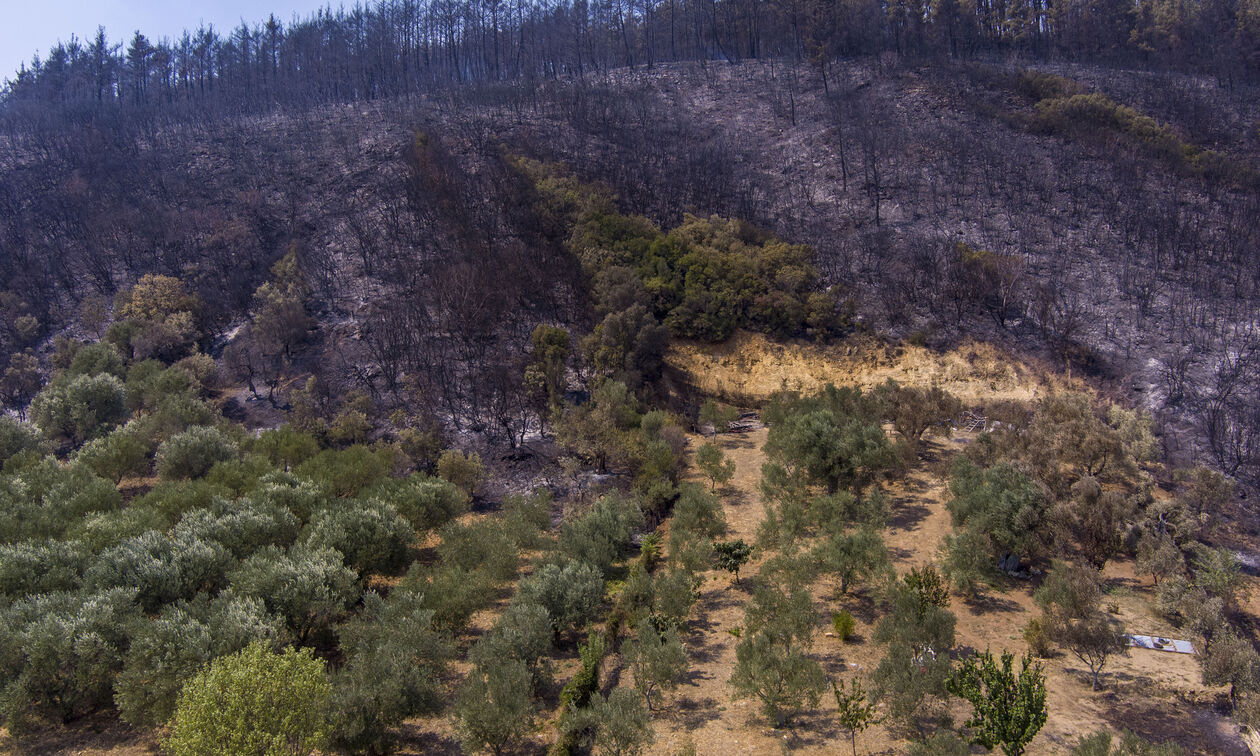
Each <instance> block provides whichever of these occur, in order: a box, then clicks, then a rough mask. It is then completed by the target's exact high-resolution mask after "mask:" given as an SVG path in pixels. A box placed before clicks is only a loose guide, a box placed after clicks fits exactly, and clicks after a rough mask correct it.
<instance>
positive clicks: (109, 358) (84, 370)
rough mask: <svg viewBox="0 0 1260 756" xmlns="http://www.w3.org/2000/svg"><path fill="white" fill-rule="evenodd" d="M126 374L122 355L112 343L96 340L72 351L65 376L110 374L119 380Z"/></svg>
mask: <svg viewBox="0 0 1260 756" xmlns="http://www.w3.org/2000/svg"><path fill="white" fill-rule="evenodd" d="M126 374H127V368H126V366H125V365H124V364H123V358H122V355H121V354H119V353H118V350H117V349H116V348H115V347H114V345H113V344H109V343H107V342H97V343H95V344H84V345H83V346H81V347H79V348H78V349H76V350H75V352H74V357H73V358H71V360H70V367H69V368H67V369H66V376H67V377H69V378H77V377H79V376H81V375H112V376H114V377H115V378H118V379H119V380H121V379H122V378H124V377H125V376H126Z"/></svg>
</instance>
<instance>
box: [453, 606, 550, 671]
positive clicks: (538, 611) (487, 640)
mask: <svg viewBox="0 0 1260 756" xmlns="http://www.w3.org/2000/svg"><path fill="white" fill-rule="evenodd" d="M554 637H555V630H554V628H553V626H552V623H551V616H550V615H549V614H548V613H547V610H546V609H544V608H543V607H541V606H539V605H538V604H523V603H512V604H510V605H509V606H508V608H507V611H505V612H504V613H503V614H502V616H500V617H499V620H498V622H496V623H495V624H494V627H492V628H491V629H490V632H488V633H486V634H485V635H483V636H481V638H480V639H478V641H477V643H476V645H474V646H473V647H472V650H471V651H469V654H468V658H469V660H470V661H472V662H473V663H474V664H479V665H483V666H484V665H487V664H490V663H491V662H492V661H493V660H495V659H517V660H519V661H522V662H524V663H525V666H526V668H528V669H529V671H530V675H531V676H532V678H533V680H534V688H535V690H537V689H538V688H539V687H540V686H541V685H542V684H543V683H544V681H545V680H544V675H545V674H546V672H547V667H546V666H545V665H543V664H541V663H540V662H541V661H542V660H543V659H544V658H546V657H547V654H549V653H550V652H551V649H552V639H553V638H554Z"/></svg>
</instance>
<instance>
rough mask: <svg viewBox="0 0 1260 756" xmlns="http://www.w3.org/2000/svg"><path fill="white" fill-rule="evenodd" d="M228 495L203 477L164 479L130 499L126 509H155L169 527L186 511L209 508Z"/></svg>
mask: <svg viewBox="0 0 1260 756" xmlns="http://www.w3.org/2000/svg"><path fill="white" fill-rule="evenodd" d="M229 497H230V493H229V492H228V491H226V490H224V489H223V488H221V487H220V486H217V485H215V484H213V483H211V482H209V481H206V480H164V481H161V482H159V483H158V484H157V485H156V486H154V487H153V488H151V489H149V490H148V491H147V492H146V493H144V494H142V495H141V496H138V497H136V498H135V499H133V500H132V501H131V505H130V507H129V508H130V509H143V510H148V511H152V512H156V513H157V514H159V515H160V516H161V517H162V519H163V520H164V521H165V522H167V523H168V526H169V524H173V523H175V522H176V521H178V520H179V518H180V517H182V516H183V515H184V513H185V512H191V511H192V510H194V509H209V508H211V507H212V506H214V504H215V502H216V501H217V500H219V499H224V498H229ZM160 529H161V530H165V529H166V528H160Z"/></svg>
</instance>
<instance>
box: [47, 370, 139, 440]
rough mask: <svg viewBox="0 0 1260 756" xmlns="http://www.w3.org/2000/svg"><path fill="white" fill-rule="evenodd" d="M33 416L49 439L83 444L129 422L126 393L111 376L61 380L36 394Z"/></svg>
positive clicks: (90, 376)
mask: <svg viewBox="0 0 1260 756" xmlns="http://www.w3.org/2000/svg"><path fill="white" fill-rule="evenodd" d="M30 413H31V418H32V419H33V420H34V421H35V425H36V426H37V427H38V428H39V429H40V431H41V432H42V433H43V434H44V435H45V436H46V437H48V438H52V439H65V440H68V441H70V442H72V443H74V444H81V443H83V442H84V441H89V440H91V439H93V438H96V437H98V436H102V435H104V434H106V433H108V432H109V431H110V430H111V429H113V427H114V426H116V425H118V424H119V423H120V422H122V421H123V420H124V419H126V417H127V403H126V390H125V389H124V388H123V384H122V381H120V380H118V379H117V378H116V377H114V376H112V375H109V374H108V373H103V374H101V375H81V376H78V377H77V378H67V379H63V380H58V381H54V382H53V383H50V384H49V385H48V386H46V387H45V388H44V390H43V391H41V392H39V394H38V395H36V397H35V399H34V400H33V401H32V402H31V407H30Z"/></svg>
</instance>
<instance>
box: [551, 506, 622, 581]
mask: <svg viewBox="0 0 1260 756" xmlns="http://www.w3.org/2000/svg"><path fill="white" fill-rule="evenodd" d="M642 524H643V513H642V510H640V508H639V503H638V502H637V501H635V500H634V499H630V498H626V497H623V496H621V495H619V494H607V495H605V496H603V497H601V498H600V499H599V501H597V502H595V505H594V506H593V507H591V509H590V511H588V512H586V513H585V514H582V515H580V516H579V517H576V518H574V519H571V520H569V521H567V522H565V523H564V525H562V526H561V527H560V540H559V542H558V543H557V547H556V550H557V553H560V554H563V555H564V556H565V557H566V558H569V559H573V560H575V561H578V562H583V563H585V564H588V565H591V566H593V567H595V568H596V569H598V570H600V571H601V572H604V573H605V574H606V573H607V572H608V570H609V569H610V568H611V567H612V564H613V562H614V561H616V560H617V559H618V558H619V557H621V556H622V555H623V554H624V553H625V552H626V550H627V549H628V548H629V547H630V544H631V543H632V541H633V537H634V531H635V529H637V528H639V527H640V526H642Z"/></svg>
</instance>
